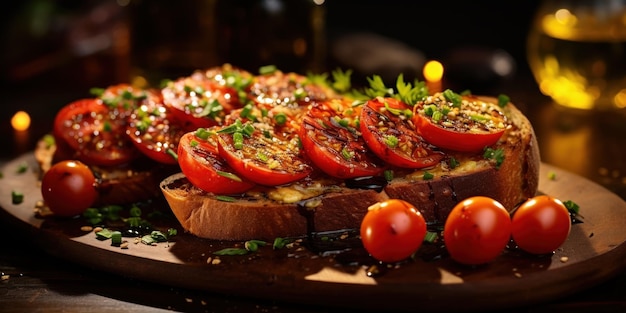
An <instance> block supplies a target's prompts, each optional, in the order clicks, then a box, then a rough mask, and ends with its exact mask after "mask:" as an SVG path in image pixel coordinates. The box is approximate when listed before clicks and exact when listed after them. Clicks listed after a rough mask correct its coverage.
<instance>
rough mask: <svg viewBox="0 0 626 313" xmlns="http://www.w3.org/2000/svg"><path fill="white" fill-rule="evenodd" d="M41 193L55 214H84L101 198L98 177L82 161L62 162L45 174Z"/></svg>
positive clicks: (68, 215)
mask: <svg viewBox="0 0 626 313" xmlns="http://www.w3.org/2000/svg"><path fill="white" fill-rule="evenodd" d="M41 195H42V196H43V200H44V202H45V204H46V205H47V206H48V207H49V208H50V210H51V211H52V212H53V213H54V214H55V215H58V216H64V217H71V216H75V215H78V214H82V213H83V212H84V211H85V210H86V209H88V208H89V207H90V206H91V205H93V204H94V203H95V202H96V200H97V199H98V190H97V182H96V178H95V177H94V175H93V173H92V172H91V170H90V169H89V167H87V165H85V164H83V163H82V162H80V161H75V160H65V161H60V162H58V163H55V164H54V165H52V167H50V169H49V170H48V171H46V173H45V174H44V176H43V177H42V180H41Z"/></svg>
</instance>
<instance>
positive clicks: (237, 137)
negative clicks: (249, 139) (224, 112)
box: [233, 132, 243, 150]
mask: <svg viewBox="0 0 626 313" xmlns="http://www.w3.org/2000/svg"><path fill="white" fill-rule="evenodd" d="M233 146H234V147H235V149H237V150H241V149H243V134H242V133H240V132H236V133H234V134H233Z"/></svg>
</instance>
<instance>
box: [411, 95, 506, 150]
mask: <svg viewBox="0 0 626 313" xmlns="http://www.w3.org/2000/svg"><path fill="white" fill-rule="evenodd" d="M414 109H415V110H414V113H415V114H414V115H413V120H414V123H415V125H416V127H417V131H418V133H419V134H420V135H421V136H422V137H423V138H424V139H425V140H426V141H428V142H430V143H432V144H433V145H435V146H437V147H440V148H443V149H449V150H454V151H461V152H478V151H482V150H483V149H485V147H488V146H491V145H493V144H495V143H496V142H498V140H499V139H500V137H502V135H503V134H504V131H505V130H506V128H507V127H508V125H509V122H508V120H507V117H506V115H505V114H504V112H503V110H502V108H501V107H500V106H499V105H498V104H496V103H495V102H490V101H485V100H482V99H479V98H477V97H473V96H464V97H461V96H460V95H458V94H455V93H454V92H452V91H450V90H446V91H444V92H442V93H437V94H435V95H433V96H430V97H428V98H426V99H425V100H424V101H421V102H419V103H418V104H416V105H415V107H414Z"/></svg>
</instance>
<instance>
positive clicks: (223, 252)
mask: <svg viewBox="0 0 626 313" xmlns="http://www.w3.org/2000/svg"><path fill="white" fill-rule="evenodd" d="M213 254H215V255H245V254H248V250H246V249H243V248H225V249H222V250H218V251H215V252H213Z"/></svg>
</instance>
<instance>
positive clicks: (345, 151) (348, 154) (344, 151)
mask: <svg viewBox="0 0 626 313" xmlns="http://www.w3.org/2000/svg"><path fill="white" fill-rule="evenodd" d="M341 156H342V157H343V158H344V159H346V160H347V161H349V160H351V159H352V158H353V157H354V151H350V150H349V149H347V148H346V147H343V148H342V149H341Z"/></svg>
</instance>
